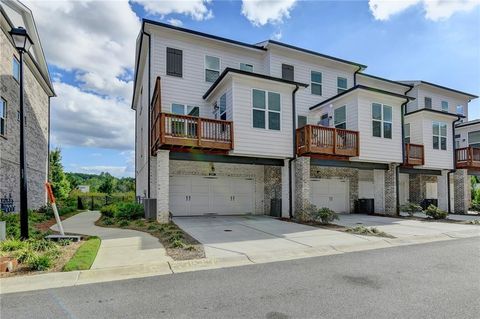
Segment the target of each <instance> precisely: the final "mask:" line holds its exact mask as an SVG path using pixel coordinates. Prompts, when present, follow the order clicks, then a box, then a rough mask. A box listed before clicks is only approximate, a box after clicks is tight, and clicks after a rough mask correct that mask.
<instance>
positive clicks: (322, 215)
mask: <svg viewBox="0 0 480 319" xmlns="http://www.w3.org/2000/svg"><path fill="white" fill-rule="evenodd" d="M313 218H314V219H315V220H316V221H318V220H320V221H321V223H322V224H329V223H331V222H333V221H334V220H338V214H337V213H335V212H334V211H333V210H331V209H330V208H327V207H322V208H320V209H319V210H317V211H316V212H314V213H313Z"/></svg>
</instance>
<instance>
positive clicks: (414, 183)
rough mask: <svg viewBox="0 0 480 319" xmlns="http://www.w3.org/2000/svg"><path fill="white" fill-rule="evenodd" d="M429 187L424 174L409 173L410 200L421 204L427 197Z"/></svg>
mask: <svg viewBox="0 0 480 319" xmlns="http://www.w3.org/2000/svg"><path fill="white" fill-rule="evenodd" d="M426 190H427V187H426V185H425V181H424V179H423V175H422V174H409V196H408V197H409V200H410V202H412V203H416V204H420V203H421V202H422V201H423V200H424V199H425V196H426V194H425V192H426Z"/></svg>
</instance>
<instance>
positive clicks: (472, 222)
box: [468, 219, 480, 225]
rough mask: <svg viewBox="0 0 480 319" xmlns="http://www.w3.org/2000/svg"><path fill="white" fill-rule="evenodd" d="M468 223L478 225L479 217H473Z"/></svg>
mask: <svg viewBox="0 0 480 319" xmlns="http://www.w3.org/2000/svg"><path fill="white" fill-rule="evenodd" d="M468 223H469V224H473V225H480V219H474V220H471V221H469V222H468Z"/></svg>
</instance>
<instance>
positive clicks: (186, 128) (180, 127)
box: [171, 103, 200, 136]
mask: <svg viewBox="0 0 480 319" xmlns="http://www.w3.org/2000/svg"><path fill="white" fill-rule="evenodd" d="M172 113H173V114H179V115H189V116H196V117H198V116H199V115H200V108H199V107H198V106H190V105H184V104H177V103H172ZM185 123H186V124H187V125H185ZM171 126H172V132H171V133H172V134H173V135H178V136H195V135H196V132H197V124H196V123H194V122H192V121H188V122H187V121H185V120H183V119H175V118H173V119H171Z"/></svg>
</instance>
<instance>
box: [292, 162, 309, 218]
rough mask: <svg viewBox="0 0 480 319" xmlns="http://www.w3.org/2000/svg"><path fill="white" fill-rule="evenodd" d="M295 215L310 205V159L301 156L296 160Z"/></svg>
mask: <svg viewBox="0 0 480 319" xmlns="http://www.w3.org/2000/svg"><path fill="white" fill-rule="evenodd" d="M294 163H295V195H294V197H295V215H296V216H297V215H298V216H300V215H301V214H300V215H299V213H301V212H302V211H304V210H305V208H306V207H307V205H309V204H310V157H306V156H301V157H299V158H297V159H296V160H295V162H294Z"/></svg>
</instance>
